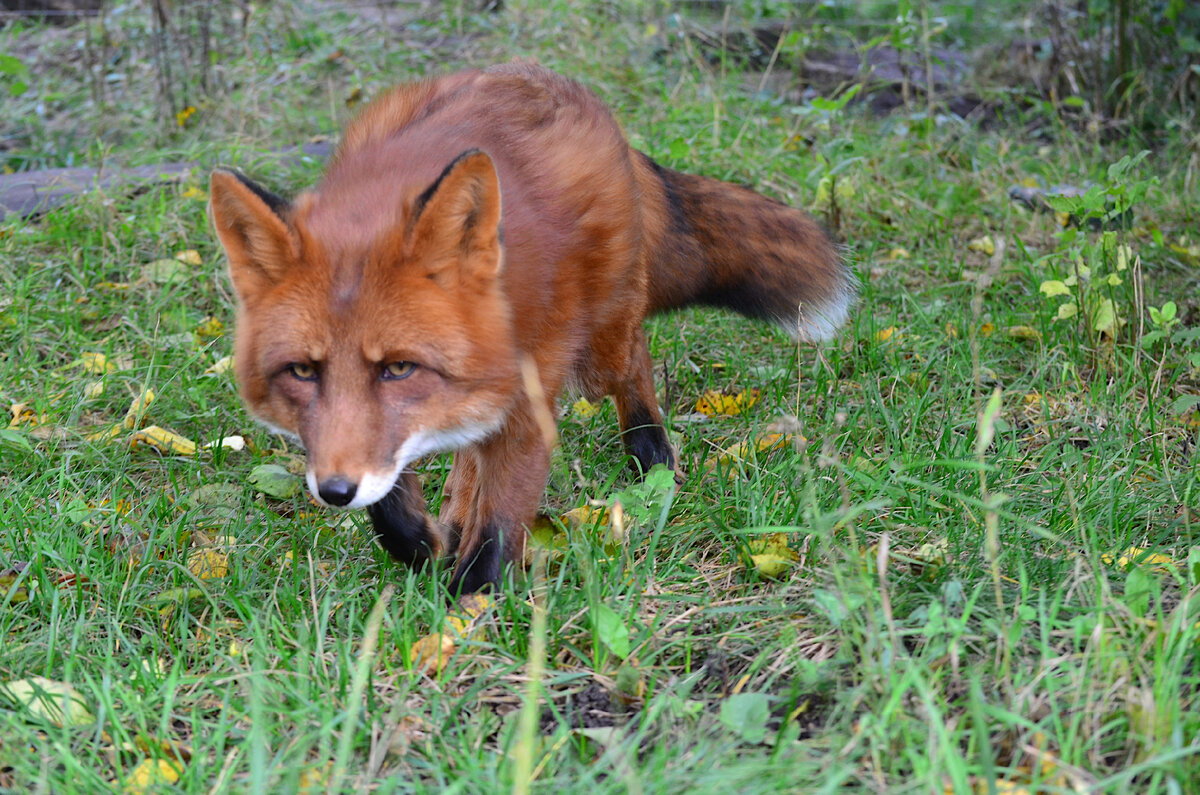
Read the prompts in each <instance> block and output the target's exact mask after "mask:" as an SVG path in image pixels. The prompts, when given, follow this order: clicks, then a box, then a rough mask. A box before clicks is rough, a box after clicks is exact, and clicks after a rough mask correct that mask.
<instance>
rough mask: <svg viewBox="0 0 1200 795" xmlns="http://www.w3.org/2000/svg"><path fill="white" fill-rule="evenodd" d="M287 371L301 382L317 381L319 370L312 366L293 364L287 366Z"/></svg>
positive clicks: (300, 363)
mask: <svg viewBox="0 0 1200 795" xmlns="http://www.w3.org/2000/svg"><path fill="white" fill-rule="evenodd" d="M287 370H288V372H289V373H291V374H292V376H293V377H295V378H298V379H299V380H301V381H316V380H317V368H315V367H313V366H312V365H311V364H304V363H303V362H293V363H291V364H289V365H288V366H287Z"/></svg>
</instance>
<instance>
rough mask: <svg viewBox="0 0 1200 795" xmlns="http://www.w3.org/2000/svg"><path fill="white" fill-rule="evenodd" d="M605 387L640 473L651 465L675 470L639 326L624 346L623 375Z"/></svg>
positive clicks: (623, 436) (625, 441)
mask: <svg viewBox="0 0 1200 795" xmlns="http://www.w3.org/2000/svg"><path fill="white" fill-rule="evenodd" d="M608 389H609V393H610V394H611V395H612V396H613V401H614V402H615V403H616V404H617V416H618V417H619V418H620V421H621V439H622V441H623V442H624V443H625V450H626V452H628V453H629V455H631V456H632V457H633V459H634V461H636V462H637V466H638V467H639V468H640V469H641V473H642V474H643V475H645V474H646V473H647V472H649V471H650V468H651V467H652V466H654V465H655V464H665V465H667V466H668V467H670V468H671V469H677V464H678V460H677V458H676V455H675V449H674V448H673V447H672V446H671V441H670V439H668V438H667V431H666V428H664V427H663V421H662V412H660V411H659V409H658V397H657V395H656V394H655V391H654V372H653V369H652V366H651V364H650V349H649V348H647V347H646V335H645V332H643V331H642V328H641V326H640V325H639V326H637V328H636V329H635V330H634V338H633V340H632V344H631V345H630V346H629V349H628V364H627V367H626V368H625V377H624V379H621V380H618V381H616V382H615V383H612V384H609V387H608Z"/></svg>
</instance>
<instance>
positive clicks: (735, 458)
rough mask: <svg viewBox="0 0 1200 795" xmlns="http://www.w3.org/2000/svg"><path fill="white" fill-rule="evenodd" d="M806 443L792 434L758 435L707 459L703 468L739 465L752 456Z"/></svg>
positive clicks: (771, 433) (772, 433)
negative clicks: (752, 439) (750, 440)
mask: <svg viewBox="0 0 1200 795" xmlns="http://www.w3.org/2000/svg"><path fill="white" fill-rule="evenodd" d="M806 441H807V440H806V439H805V438H804V437H803V436H797V435H796V434H793V433H778V432H769V433H763V434H759V436H758V437H756V438H755V439H754V441H753V442H749V441H746V442H736V443H734V444H731V445H729V446H728V447H726V448H725V449H724V450H722V451H721V452H720V453H718V454H717V455H715V456H713V457H711V458H709V459H708V460H707V461H706V462H705V466H706V467H707V468H708V469H714V468H716V467H717V466H718V465H728V464H740V463H744V462H745V461H746V460H747V459H748V458H750V456H751V455H752V454H758V455H762V454H763V453H769V452H771V451H772V450H780V449H783V448H786V447H791V446H792V445H793V444H804V443H805V442H806Z"/></svg>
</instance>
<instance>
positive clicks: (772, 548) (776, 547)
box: [746, 533, 800, 561]
mask: <svg viewBox="0 0 1200 795" xmlns="http://www.w3.org/2000/svg"><path fill="white" fill-rule="evenodd" d="M746 546H747V547H749V549H750V553H751V554H752V555H774V556H776V557H780V558H786V559H787V560H793V561H794V560H799V559H800V556H799V555H797V554H796V550H794V549H792V547H791V545H790V544H789V543H788V534H787V533H756V534H754V535H753V536H751V537H750V540H749V541H748V542H747V543H746Z"/></svg>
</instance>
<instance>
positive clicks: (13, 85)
mask: <svg viewBox="0 0 1200 795" xmlns="http://www.w3.org/2000/svg"><path fill="white" fill-rule="evenodd" d="M28 79H29V67H28V66H26V65H25V62H24V61H22V60H21V59H20V58H17V57H15V56H13V55H7V54H5V53H0V87H2V88H3V89H4V90H5V91H6V92H7V93H8V95H9V96H10V97H19V96H21V95H22V94H24V93H25V92H26V91H28V90H29V83H27V82H26V81H27V80H28Z"/></svg>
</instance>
